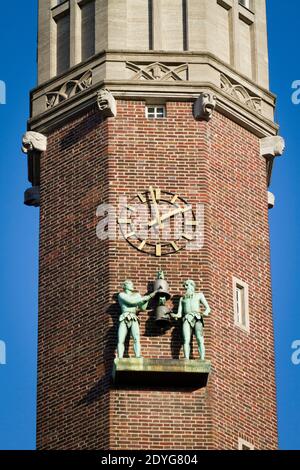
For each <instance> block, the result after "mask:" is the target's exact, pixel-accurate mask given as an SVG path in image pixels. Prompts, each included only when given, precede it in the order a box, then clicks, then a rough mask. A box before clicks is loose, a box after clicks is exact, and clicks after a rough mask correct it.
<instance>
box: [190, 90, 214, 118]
mask: <svg viewBox="0 0 300 470" xmlns="http://www.w3.org/2000/svg"><path fill="white" fill-rule="evenodd" d="M216 105H217V97H216V95H214V94H213V93H209V92H205V93H201V95H200V96H199V98H197V100H196V102H195V104H194V117H195V119H197V120H200V121H202V120H205V121H209V120H210V119H211V117H212V115H213V112H214V110H215V107H216Z"/></svg>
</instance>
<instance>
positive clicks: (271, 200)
mask: <svg viewBox="0 0 300 470" xmlns="http://www.w3.org/2000/svg"><path fill="white" fill-rule="evenodd" d="M274 206H275V196H274V194H273V193H271V191H268V208H269V209H273V207H274Z"/></svg>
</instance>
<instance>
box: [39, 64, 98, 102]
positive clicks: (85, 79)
mask: <svg viewBox="0 0 300 470" xmlns="http://www.w3.org/2000/svg"><path fill="white" fill-rule="evenodd" d="M92 83H93V77H92V71H91V70H88V71H87V72H85V73H84V74H83V75H81V76H80V77H77V78H74V79H72V80H69V81H67V82H66V83H64V84H63V85H62V86H61V87H60V88H59V89H58V90H53V91H51V92H49V93H47V94H46V98H47V102H46V106H47V109H50V108H54V107H55V106H57V105H58V104H60V103H61V102H62V101H65V100H67V99H69V98H71V97H72V96H75V95H77V94H78V93H80V92H81V91H83V90H86V89H87V88H89V87H90V86H91V85H92Z"/></svg>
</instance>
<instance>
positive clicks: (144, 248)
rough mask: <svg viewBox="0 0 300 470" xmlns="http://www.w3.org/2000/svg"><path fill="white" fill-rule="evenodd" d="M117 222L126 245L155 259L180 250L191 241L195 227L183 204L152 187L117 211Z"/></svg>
mask: <svg viewBox="0 0 300 470" xmlns="http://www.w3.org/2000/svg"><path fill="white" fill-rule="evenodd" d="M118 223H119V226H120V228H121V231H122V234H123V236H124V238H125V239H126V240H127V242H128V243H130V245H132V246H133V247H134V248H136V249H137V250H139V251H141V252H144V253H147V254H149V255H153V256H156V257H161V256H167V255H171V254H174V253H177V252H179V251H181V250H183V249H184V248H185V247H186V245H187V244H188V243H189V242H191V241H192V240H194V238H195V232H196V227H197V222H196V218H195V215H194V212H193V210H192V206H191V205H190V204H188V203H187V201H185V200H184V199H183V198H181V197H180V196H179V195H178V194H174V193H169V192H166V191H162V190H160V189H159V188H153V187H152V186H150V188H149V189H148V190H147V191H145V192H142V193H139V194H137V195H136V196H135V197H134V198H132V199H131V200H130V201H129V203H128V204H127V205H126V206H124V207H123V208H122V209H121V214H120V218H119V220H118Z"/></svg>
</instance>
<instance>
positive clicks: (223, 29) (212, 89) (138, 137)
mask: <svg viewBox="0 0 300 470" xmlns="http://www.w3.org/2000/svg"><path fill="white" fill-rule="evenodd" d="M270 3H272V2H270ZM266 25H267V19H266V2H265V0H66V1H58V0H39V34H38V85H37V87H36V88H35V89H34V90H33V91H32V92H31V116H30V119H29V122H28V132H27V133H26V135H25V136H24V139H23V151H24V152H25V153H26V154H27V158H28V167H29V175H28V176H29V180H30V182H31V183H32V188H29V189H28V190H27V191H26V192H25V203H26V204H27V205H31V206H40V270H39V272H40V275H39V353H38V358H39V359H38V362H39V364H38V414H37V423H38V424H37V446H38V448H39V449H99V448H101V449H122V450H125V449H155V450H157V449H177V450H178V449H189V450H191V449H198V450H200V449H238V448H239V449H252V448H255V449H275V448H277V416H276V387H275V374H274V344H273V318H272V296H271V278H270V256H269V254H270V253H269V252H270V246H269V226H268V209H269V208H272V207H273V206H274V202H275V198H274V195H273V194H272V193H270V192H269V191H268V188H269V186H270V184H271V174H272V168H273V163H274V161H275V159H276V157H278V156H279V155H281V154H282V153H283V150H284V141H283V139H282V138H281V137H279V136H278V135H277V134H278V126H277V124H276V123H275V122H274V108H275V96H274V95H273V94H272V93H271V92H270V90H269V77H268V51H267V26H266ZM41 134H42V135H41ZM149 195H150V196H149ZM166 195H168V196H166ZM163 196H164V197H168V198H169V199H167V201H169V203H170V204H172V205H175V207H176V208H177V209H176V210H175V212H174V211H173V212H172V211H171V212H169V215H170V214H171V216H170V217H171V218H172V217H173V215H174V213H175V214H177V215H178V211H180V212H183V208H182V207H181V208H180V207H179V208H178V204H179V206H180V204H182V203H183V201H186V202H187V203H188V204H189V209H188V210H190V208H191V207H192V208H193V212H195V208H197V209H198V208H199V207H200V209H201V210H200V212H201V217H199V218H200V219H201V220H199V221H198V220H190V223H189V228H191V227H192V230H193V228H195V227H197V228H198V227H199V232H198V233H199V234H200V237H199V238H200V239H201V243H200V244H199V245H196V247H195V246H194V247H192V248H193V249H192V248H191V247H190V246H189V244H190V242H191V244H193V240H192V241H191V238H192V237H191V236H190V234H189V233H184V234H183V238H184V241H183V240H181V239H180V240H179V241H178V240H177V239H176V240H175V241H174V240H173V239H172V240H171V241H169V243H168V244H166V245H167V247H165V246H163V244H162V243H154V242H152V241H151V240H150V241H149V240H148V235H147V239H145V240H140V239H138V237H137V234H136V232H135V231H134V230H133V229H131V230H130V231H129V232H131V233H130V235H129V233H128V234H126V236H123V235H124V232H123V231H122V230H120V228H121V229H122V228H124V226H125V228H127V227H128V226H130V227H131V225H132V218H133V217H134V216H133V215H132V213H131V212H134V210H133V211H132V207H133V206H132V205H131V203H130V204H129V203H128V204H127V205H126V206H125V207H123V209H124V210H125V212H124V210H123V211H121V214H118V218H117V220H118V223H116V224H115V225H116V232H117V233H118V235H120V236H117V237H106V236H103V237H99V236H97V235H99V233H98V231H97V227H98V226H101V223H103V220H102V219H101V210H98V209H99V207H100V209H101V208H102V207H103V206H102V204H105V207H107V206H106V204H109V207H110V208H112V207H113V208H114V209H116V212H117V211H118V209H119V206H120V200H124V197H126V198H127V200H128V201H137V203H139V204H147V203H148V207H149V206H150V208H151V201H152V203H153V204H152V205H154V206H156V209H157V214H156V217H157V221H159V219H160V209H159V202H160V200H162V201H163ZM178 201H179V202H178ZM176 204H177V205H176ZM143 207H144V206H143ZM97 208H98V209H97ZM128 211H129V212H128ZM172 214H173V215H172ZM163 215H164V216H166V213H164V214H163ZM149 220H150V223H149V227H150V226H151V227H152V226H153V221H151V219H149ZM154 222H155V221H154ZM129 224H130V225H129ZM160 225H162V227H163V226H164V224H159V226H160ZM121 232H122V233H121ZM193 233H194V232H193ZM122 234H123V235H122ZM104 235H105V233H104ZM202 242H203V243H202ZM200 245H201V247H200ZM189 248H191V249H189ZM164 249H165V251H163V250H164ZM147 250H148V251H147ZM150 250H152V251H150ZM161 270H163V271H164V273H166V279H167V280H168V285H169V291H170V296H171V299H170V300H169V301H168V302H167V303H168V305H169V302H171V303H173V305H172V309H174V312H175V311H177V306H178V305H177V304H178V301H179V298H180V297H182V295H183V287H182V285H183V281H185V280H186V279H192V280H194V281H195V283H196V286H197V292H198V290H199V291H200V290H201V291H203V293H204V294H205V298H207V300H208V303H209V306H210V307H211V314H210V316H209V317H208V318H207V320H206V319H205V329H204V330H205V344H206V350H207V359H208V361H209V362H210V363H209V367H208V365H207V364H206V363H204V362H205V361H199V360H195V359H197V358H198V355H197V344H196V342H195V339H194V340H193V341H194V342H193V347H192V356H191V357H192V359H191V361H189V360H185V359H183V352H182V344H181V343H182V341H181V332H180V331H181V330H180V328H181V327H180V325H179V322H178V323H177V324H175V323H174V324H172V325H171V326H170V328H169V329H168V330H163V331H161V329H159V328H158V327H157V324H156V322H155V318H153V317H154V315H153V312H152V311H151V310H147V312H145V311H143V312H140V331H141V337H140V342H141V348H142V355H143V359H142V360H141V359H138V360H137V361H138V362H137V363H136V362H134V361H131V360H127V361H126V359H124V361H125V362H124V363H123V362H122V360H121V366H120V368H121V369H122V367H124V368H123V370H121V369H117V366H116V364H118V361H116V362H115V363H114V358H115V352H116V344H117V331H118V322H119V315H120V310H119V307H118V304H117V301H116V299H117V295H116V294H117V293H118V292H120V289H121V286H122V284H123V283H124V280H125V279H131V280H132V281H133V283H134V285H135V288H136V289H137V290H138V291H139V292H141V294H145V293H146V292H145V290H146V286H147V285H148V284H149V283H151V282H152V280H153V279H155V275H156V273H157V272H158V271H161ZM169 291H168V293H169ZM168 297H169V295H168ZM165 300H166V299H165ZM174 322H175V320H174ZM198 326H199V324H198ZM200 329H201V328H200ZM131 343H132V342H131ZM131 343H130V345H129V350H128V351H127V353H128V354H129V356H131V357H132V356H133V351H132V344H131ZM130 348H131V349H130ZM127 353H126V355H127ZM147 361H148V362H147ZM199 363H200V365H199ZM114 364H115V369H114V371H115V373H114V379H115V382H114V383H113V381H112V370H113V366H114ZM210 364H211V368H210ZM135 367H136V368H135ZM199 371H200V372H199ZM118 374H119V375H118ZM122 374H123V378H124V377H125V378H124V381H125V382H126V380H127V382H126V383H125V385H124V383H120V382H118V380H119V379H118V377H120V376H121V377H122ZM208 375H209V379H208V382H207V377H208ZM195 376H196V379H197V383H195V379H194V377H195ZM199 376H200V377H201V381H199ZM203 377H204V379H205V380H202V379H203ZM143 380H145V381H147V380H149V381H150V384H149V382H148V383H147V384H146V385H145V383H144V382H143ZM162 388H163V390H161V389H162Z"/></svg>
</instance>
